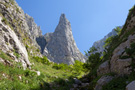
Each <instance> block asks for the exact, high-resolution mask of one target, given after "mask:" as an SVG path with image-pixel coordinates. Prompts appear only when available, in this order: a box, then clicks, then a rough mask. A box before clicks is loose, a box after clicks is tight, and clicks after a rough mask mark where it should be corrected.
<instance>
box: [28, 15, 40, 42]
mask: <svg viewBox="0 0 135 90" xmlns="http://www.w3.org/2000/svg"><path fill="white" fill-rule="evenodd" d="M25 19H26V22H27V25H28V27H29V31H30V34H31V35H30V36H31V37H32V38H33V39H34V40H35V39H36V38H37V37H39V36H42V31H41V29H40V27H39V26H37V24H36V23H35V22H34V19H33V18H32V17H31V16H29V15H28V14H25Z"/></svg>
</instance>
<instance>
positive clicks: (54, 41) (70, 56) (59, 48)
mask: <svg viewBox="0 0 135 90" xmlns="http://www.w3.org/2000/svg"><path fill="white" fill-rule="evenodd" d="M45 37H46V41H47V45H46V47H45V50H44V53H43V54H44V55H47V56H48V58H49V59H50V60H51V61H53V62H56V63H66V64H73V63H74V61H75V60H79V61H82V62H85V57H84V56H83V55H82V54H81V52H80V51H79V49H78V48H77V46H76V43H75V40H74V38H73V35H72V30H71V25H70V22H69V21H68V20H67V19H66V17H65V15H64V14H62V15H61V17H60V21H59V24H58V26H57V27H56V29H55V32H54V33H50V34H46V35H45Z"/></svg>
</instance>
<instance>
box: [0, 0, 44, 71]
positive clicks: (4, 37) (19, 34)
mask: <svg viewBox="0 0 135 90" xmlns="http://www.w3.org/2000/svg"><path fill="white" fill-rule="evenodd" d="M29 18H30V17H29V16H28V15H25V14H24V12H23V10H22V9H21V8H20V7H19V6H18V4H17V3H16V2H15V1H14V0H1V1H0V50H1V51H2V52H4V53H6V54H7V55H9V56H10V57H11V58H12V59H13V60H14V61H15V62H20V63H22V66H23V68H24V69H26V68H27V67H30V65H31V64H30V61H29V59H28V52H29V53H30V55H34V56H36V55H38V56H41V54H40V53H39V52H36V50H37V49H38V48H39V46H38V44H37V43H36V41H35V37H38V36H40V35H41V32H40V30H39V28H38V27H37V25H36V24H35V23H34V21H33V19H31V20H30V19H29ZM34 30H35V32H34ZM36 31H38V32H39V33H37V32H36ZM26 46H27V48H26ZM4 61H5V62H10V61H7V60H4ZM10 63H11V64H12V62H10Z"/></svg>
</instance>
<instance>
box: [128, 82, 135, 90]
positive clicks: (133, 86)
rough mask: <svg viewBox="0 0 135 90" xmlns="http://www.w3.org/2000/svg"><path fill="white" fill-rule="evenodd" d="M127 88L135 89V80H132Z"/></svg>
mask: <svg viewBox="0 0 135 90" xmlns="http://www.w3.org/2000/svg"><path fill="white" fill-rule="evenodd" d="M126 90H135V81H132V82H131V83H129V84H128V85H127V86H126Z"/></svg>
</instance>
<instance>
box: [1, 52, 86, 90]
mask: <svg viewBox="0 0 135 90" xmlns="http://www.w3.org/2000/svg"><path fill="white" fill-rule="evenodd" d="M0 52H1V53H0V57H1V58H3V59H4V60H12V59H11V58H10V57H9V56H8V55H6V54H4V53H3V52H2V51H0ZM31 62H33V63H34V66H32V70H37V71H40V72H41V75H40V76H37V74H36V73H35V72H34V71H30V70H23V69H21V68H18V66H19V64H15V65H14V66H6V65H4V64H0V76H1V77H0V89H1V90H5V89H7V90H42V89H43V90H51V89H55V90H69V89H70V88H71V87H72V84H73V78H74V77H77V78H80V77H81V76H82V75H84V74H85V73H84V72H81V73H80V72H77V71H75V70H71V69H70V70H68V69H66V70H65V69H59V70H57V69H55V68H52V67H53V64H51V65H46V64H42V63H40V62H36V61H35V60H34V59H31ZM19 76H21V78H22V79H20V78H19ZM65 79H68V81H65Z"/></svg>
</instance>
